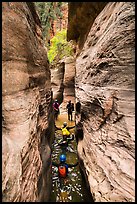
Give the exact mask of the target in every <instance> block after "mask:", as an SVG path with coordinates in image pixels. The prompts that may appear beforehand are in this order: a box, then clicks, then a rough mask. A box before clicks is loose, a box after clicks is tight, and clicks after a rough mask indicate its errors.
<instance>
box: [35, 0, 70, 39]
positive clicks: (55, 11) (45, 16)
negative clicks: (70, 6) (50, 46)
mask: <svg viewBox="0 0 137 204" xmlns="http://www.w3.org/2000/svg"><path fill="white" fill-rule="evenodd" d="M34 3H35V5H36V10H37V12H38V15H39V18H40V21H41V25H42V29H43V37H44V38H45V37H46V38H48V37H49V31H50V29H51V23H52V20H55V19H58V18H61V17H62V12H61V6H62V5H63V4H64V3H66V2H34Z"/></svg>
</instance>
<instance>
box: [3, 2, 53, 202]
mask: <svg viewBox="0 0 137 204" xmlns="http://www.w3.org/2000/svg"><path fill="white" fill-rule="evenodd" d="M51 99H52V94H51V77H50V70H49V65H48V63H47V53H46V51H45V48H44V45H43V40H42V33H41V26H40V22H39V18H38V16H37V14H36V11H35V7H34V5H33V3H32V2H31V3H30V2H27V3H26V2H3V3H2V192H3V202H5V201H10V202H19V201H21V202H32V201H33V202H34V201H48V198H49V193H50V191H51V168H50V162H51V161H50V158H51V157H50V154H51V152H50V145H51V142H52V140H53V139H52V138H53V137H52V131H51V129H53V128H52V125H53V124H52V122H53V118H52V109H51ZM49 124H50V130H49Z"/></svg>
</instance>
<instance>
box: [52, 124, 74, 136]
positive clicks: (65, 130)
mask: <svg viewBox="0 0 137 204" xmlns="http://www.w3.org/2000/svg"><path fill="white" fill-rule="evenodd" d="M74 127H75V125H74V126H72V127H69V126H67V122H64V123H63V127H61V128H59V127H57V126H56V125H55V128H56V129H57V130H61V131H62V135H63V139H64V140H65V139H66V138H69V137H70V131H69V130H70V129H73V128H74Z"/></svg>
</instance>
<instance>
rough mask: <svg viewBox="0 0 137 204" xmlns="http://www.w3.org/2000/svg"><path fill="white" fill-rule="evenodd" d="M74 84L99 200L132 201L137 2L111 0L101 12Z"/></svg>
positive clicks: (83, 145)
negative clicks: (136, 7) (112, 0)
mask: <svg viewBox="0 0 137 204" xmlns="http://www.w3.org/2000/svg"><path fill="white" fill-rule="evenodd" d="M91 15H92V14H91ZM75 83H76V84H75V90H76V100H77V101H79V102H80V103H81V111H80V113H77V116H76V123H77V136H78V137H79V136H80V138H79V142H78V153H79V157H80V159H81V160H82V161H83V169H84V168H85V173H86V175H87V179H88V182H89V185H90V190H91V193H92V195H93V196H94V200H95V202H103V201H105V202H106V201H108V202H129V201H132V202H133V201H135V3H134V2H110V3H108V4H107V5H106V6H105V8H104V9H103V10H102V11H101V12H100V14H99V15H98V16H97V18H96V19H95V21H94V23H93V25H92V27H91V29H90V32H89V34H88V36H87V39H86V41H85V44H84V47H83V49H82V51H81V53H80V55H79V56H78V58H77V60H76V79H75Z"/></svg>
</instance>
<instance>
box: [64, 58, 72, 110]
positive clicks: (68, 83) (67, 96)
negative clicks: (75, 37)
mask: <svg viewBox="0 0 137 204" xmlns="http://www.w3.org/2000/svg"><path fill="white" fill-rule="evenodd" d="M63 84H64V92H63V103H62V104H61V107H62V112H65V111H67V109H66V105H67V103H68V101H69V100H71V102H72V103H74V104H75V58H73V57H68V58H66V60H65V72H64V82H63Z"/></svg>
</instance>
